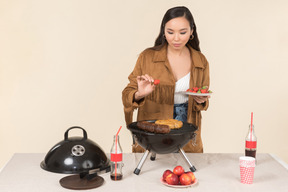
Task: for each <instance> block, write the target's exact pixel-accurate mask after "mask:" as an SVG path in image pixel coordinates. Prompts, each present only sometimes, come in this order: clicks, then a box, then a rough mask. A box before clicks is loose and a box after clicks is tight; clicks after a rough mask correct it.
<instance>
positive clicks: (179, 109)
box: [173, 103, 188, 122]
mask: <svg viewBox="0 0 288 192" xmlns="http://www.w3.org/2000/svg"><path fill="white" fill-rule="evenodd" d="M187 110H188V103H181V104H174V113H173V119H177V120H178V121H183V122H186V121H187Z"/></svg>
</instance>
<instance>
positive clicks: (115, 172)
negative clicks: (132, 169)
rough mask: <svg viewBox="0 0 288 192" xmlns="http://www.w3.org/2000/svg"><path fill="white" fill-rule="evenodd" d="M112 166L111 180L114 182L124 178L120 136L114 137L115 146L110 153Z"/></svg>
mask: <svg viewBox="0 0 288 192" xmlns="http://www.w3.org/2000/svg"><path fill="white" fill-rule="evenodd" d="M110 155H111V156H110V161H111V162H110V165H111V172H110V178H111V179H112V180H114V181H117V180H121V179H122V177H123V174H122V166H123V162H122V148H121V146H120V142H119V135H114V141H113V145H112V148H111V151H110Z"/></svg>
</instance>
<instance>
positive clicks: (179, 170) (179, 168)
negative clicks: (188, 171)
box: [173, 165, 184, 176]
mask: <svg viewBox="0 0 288 192" xmlns="http://www.w3.org/2000/svg"><path fill="white" fill-rule="evenodd" d="M173 173H174V174H176V175H178V176H180V175H182V174H183V173H184V168H183V167H182V166H180V165H178V166H176V167H175V168H174V169H173Z"/></svg>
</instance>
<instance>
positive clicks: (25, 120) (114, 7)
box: [0, 0, 288, 168]
mask: <svg viewBox="0 0 288 192" xmlns="http://www.w3.org/2000/svg"><path fill="white" fill-rule="evenodd" d="M176 5H185V6H187V7H188V8H189V9H190V10H191V12H192V13H193V15H194V18H195V21H196V24H197V27H198V34H199V38H200V46H201V49H202V52H203V53H204V54H205V56H206V57H207V59H208V61H209V62H210V68H211V87H210V89H211V90H213V91H214V93H213V96H212V98H211V104H210V108H209V109H208V111H206V112H203V140H204V150H205V152H214V153H222V152H224V153H233V152H240V153H244V140H245V136H246V134H247V131H248V125H249V123H250V113H251V112H252V111H253V112H254V122H255V131H256V134H257V137H258V152H259V153H274V154H276V155H277V156H279V157H280V158H281V159H283V160H284V161H286V162H288V153H287V152H288V151H287V146H288V139H287V135H288V130H287V128H288V121H287V109H288V104H287V102H286V100H287V97H288V90H287V82H288V76H287V69H288V56H287V50H288V35H287V34H288V26H287V23H288V13H287V7H288V2H287V1H285V0H282V1H281V0H267V1H262V0H254V1H250V0H244V1H243V0H241V1H240V0H239V1H230V0H217V1H213V0H211V1H208V0H204V1H197V0H186V1H184V0H182V1H167V0H158V1H155V0H145V1H140V0H122V1H117V0H110V1H97V0H81V1H80V0H50V1H44V0H42V1H41V0H0V154H1V155H0V168H1V167H3V166H4V165H5V163H6V162H7V161H8V160H9V158H10V157H11V156H12V155H13V153H31V152H32V153H34V152H35V153H38V152H41V153H46V152H48V150H49V149H50V148H51V147H52V146H53V145H55V144H56V143H58V142H59V141H61V140H63V139H64V132H65V131H66V129H68V128H69V127H71V126H74V125H78V126H82V127H83V128H85V129H86V131H87V132H88V137H89V138H90V139H92V140H94V141H95V142H96V143H98V144H99V145H100V146H101V147H102V148H103V149H104V151H105V152H109V150H110V147H111V146H112V140H113V134H115V133H116V132H117V130H118V128H119V127H120V126H121V125H122V126H124V128H123V129H122V130H121V132H120V136H121V144H122V148H123V150H124V152H130V151H131V142H132V139H131V134H130V132H129V131H128V130H127V129H126V127H125V122H124V115H123V107H122V101H121V92H122V90H123V88H124V87H125V86H126V84H127V83H128V79H127V76H128V75H129V74H130V72H131V71H132V69H133V67H134V65H135V62H136V59H137V56H138V54H139V53H140V52H141V51H142V50H143V49H145V48H146V47H149V46H152V45H153V43H154V40H155V38H156V36H157V35H158V32H159V28H160V22H161V20H162V17H163V15H164V13H165V12H166V10H167V9H168V8H171V7H173V6H176ZM70 135H71V136H74V135H82V132H80V131H77V130H74V131H72V132H71V133H70ZM39 163H40V162H39Z"/></svg>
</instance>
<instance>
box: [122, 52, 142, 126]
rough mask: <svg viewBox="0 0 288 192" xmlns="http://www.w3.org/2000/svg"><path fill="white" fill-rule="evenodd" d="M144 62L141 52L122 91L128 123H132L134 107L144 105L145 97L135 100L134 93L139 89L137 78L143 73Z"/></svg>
mask: <svg viewBox="0 0 288 192" xmlns="http://www.w3.org/2000/svg"><path fill="white" fill-rule="evenodd" d="M143 62H144V58H143V55H142V54H140V56H139V57H138V59H137V62H136V65H135V67H134V70H133V71H132V73H131V74H130V75H129V76H128V79H129V83H128V85H127V86H126V87H125V88H124V90H123V91H122V102H123V106H124V115H125V121H126V125H128V124H130V123H132V120H133V111H134V109H136V108H138V107H140V106H142V105H143V104H144V102H145V98H143V99H141V100H139V101H137V102H136V101H134V94H135V93H136V92H137V90H138V85H137V80H136V78H137V76H140V75H142V69H141V68H142V67H141V66H142V64H143Z"/></svg>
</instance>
